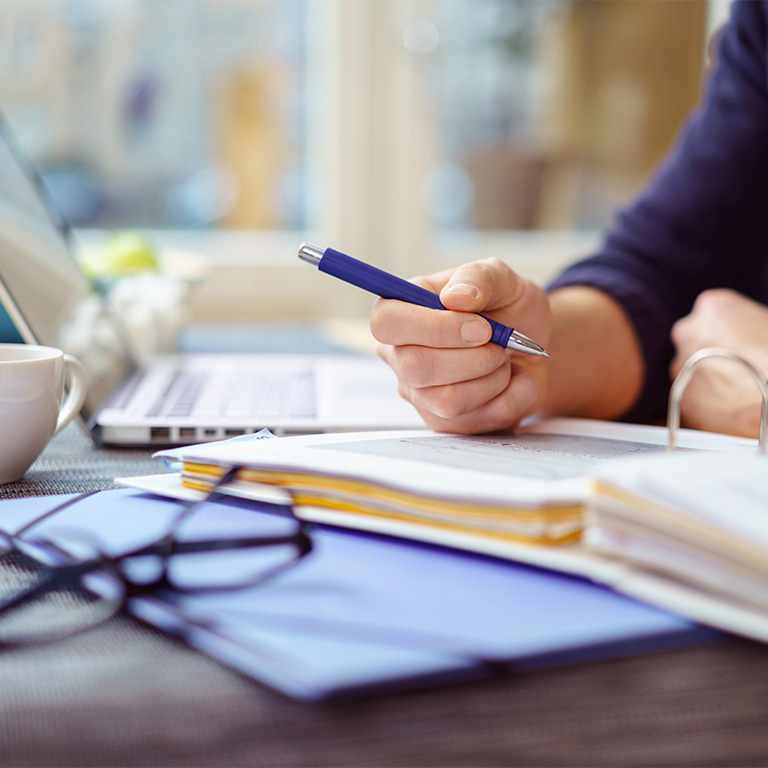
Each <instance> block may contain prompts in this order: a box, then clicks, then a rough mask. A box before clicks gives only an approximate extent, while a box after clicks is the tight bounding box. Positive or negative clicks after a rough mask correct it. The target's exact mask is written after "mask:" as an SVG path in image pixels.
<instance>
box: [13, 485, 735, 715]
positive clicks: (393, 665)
mask: <svg viewBox="0 0 768 768" xmlns="http://www.w3.org/2000/svg"><path fill="white" fill-rule="evenodd" d="M53 501H54V499H52V498H50V497H49V498H47V499H39V498H36V499H18V500H8V501H3V502H0V528H3V529H8V528H10V529H13V528H14V527H18V525H20V524H22V523H23V521H24V520H25V519H26V518H28V517H30V516H32V515H34V514H38V513H39V512H40V511H42V510H43V509H45V508H46V505H50V504H51V503H53ZM209 507H210V510H211V515H212V516H211V521H214V523H215V525H213V527H212V525H211V522H210V521H209V530H213V529H215V528H217V527H219V526H229V527H232V526H234V527H235V529H237V530H239V528H238V527H239V526H241V527H242V529H243V533H244V534H245V533H247V534H248V535H253V534H254V533H256V532H258V531H260V530H264V531H265V532H266V531H267V530H269V527H270V515H268V514H260V513H259V512H258V505H256V504H255V503H254V502H250V501H243V500H237V499H228V500H225V501H222V502H216V503H215V504H214V503H211V504H209ZM178 509H179V507H178V503H177V502H175V501H172V500H169V499H164V498H160V497H156V496H151V495H148V494H143V493H139V492H136V491H129V490H118V491H105V492H102V493H99V494H96V495H94V496H91V497H88V498H87V499H85V500H82V501H80V502H78V504H77V505H75V506H74V507H71V508H70V509H69V510H67V511H66V512H65V513H62V515H60V516H58V519H56V520H55V521H51V523H50V524H48V525H49V527H48V528H47V531H46V532H47V534H48V535H53V536H56V535H58V534H57V531H58V532H60V534H61V535H62V536H70V535H71V534H72V531H73V530H76V529H78V528H79V529H87V530H88V531H89V532H90V535H93V536H96V537H97V538H98V539H99V540H100V541H102V542H103V546H104V549H105V550H107V551H108V552H109V553H110V554H117V553H119V552H120V551H127V550H128V549H130V548H132V547H134V546H137V545H139V544H141V543H146V542H149V541H152V540H154V539H155V538H157V537H158V536H160V535H161V534H162V532H163V530H164V528H165V526H166V525H167V523H168V521H169V520H170V519H171V518H172V517H173V515H174V514H175V513H176V512H177V511H178ZM311 536H312V540H313V544H314V546H313V550H312V552H311V553H310V554H309V555H307V556H306V557H305V558H304V559H303V560H301V561H300V562H299V564H298V565H296V566H294V567H293V568H292V569H290V570H288V571H286V572H285V573H284V574H282V575H281V576H279V577H278V578H276V579H274V580H271V581H268V582H266V583H264V584H262V585H260V586H257V587H251V588H248V589H245V590H237V591H233V592H228V593H218V594H213V595H210V594H209V595H200V596H190V595H185V596H182V595H178V594H166V595H163V596H162V598H161V599H145V598H142V599H140V600H137V601H134V602H133V603H132V605H131V610H132V611H133V612H134V613H135V615H137V616H138V617H140V618H142V619H144V620H145V621H148V622H150V623H152V624H154V625H156V626H158V627H161V628H163V629H165V630H168V631H170V632H176V633H179V634H182V635H183V636H184V638H185V640H186V641H187V642H188V643H190V644H191V645H192V646H194V647H196V648H198V649H199V650H201V651H203V652H206V653H208V654H210V655H211V656H213V657H214V658H216V659H218V660H220V661H221V662H223V663H225V664H227V665H229V666H231V667H233V668H235V669H237V670H239V671H240V672H242V673H244V674H246V675H248V676H250V677H252V678H254V679H256V680H259V681H261V682H263V683H265V684H267V685H269V686H271V687H273V688H276V689H278V690H280V691H282V692H284V693H286V694H288V695H290V696H292V697H295V698H298V699H306V700H319V699H327V698H333V697H348V696H357V695H364V694H371V693H374V692H378V691H383V690H395V689H402V688H405V687H411V686H421V685H425V684H435V683H448V682H451V681H458V680H462V679H468V678H479V677H483V676H487V675H489V674H494V673H497V672H498V671H499V670H512V669H519V668H526V667H531V666H540V665H545V664H563V663H573V662H579V661H585V660H590V659H600V658H608V657H615V656H619V655H624V654H629V653H637V652H644V651H649V650H657V649H662V648H669V647H675V646H679V645H685V644H692V643H699V642H704V641H707V640H711V639H713V638H716V637H719V636H720V635H719V634H718V633H717V632H715V631H714V630H711V629H708V628H705V627H702V626H700V625H697V624H695V623H693V622H690V621H688V620H686V619H683V618H681V617H678V616H675V615H673V614H670V613H667V612H665V611H662V610H659V609H656V608H653V607H651V606H648V605H645V604H642V603H640V602H637V601H635V600H632V599H630V598H628V597H624V596H622V595H619V594H617V593H615V592H612V591H610V590H609V589H606V588H604V587H602V586H599V585H596V584H593V583H591V582H588V581H585V580H582V579H580V578H576V577H571V576H566V575H563V574H559V573H555V572H550V571H546V570H542V569H538V568H532V567H528V566H524V565H519V564H515V563H511V562H507V561H502V560H496V559H493V558H488V557H483V556H479V555H474V554H470V553H464V552H458V551H454V550H448V549H444V548H439V547H433V546H429V545H424V544H419V543H414V542H408V541H403V540H399V539H391V538H386V537H380V536H374V535H369V534H364V533H357V532H351V531H348V530H340V529H334V528H331V527H326V526H312V528H311ZM201 567H204V564H203V565H201Z"/></svg>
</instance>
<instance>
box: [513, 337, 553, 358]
mask: <svg viewBox="0 0 768 768" xmlns="http://www.w3.org/2000/svg"><path fill="white" fill-rule="evenodd" d="M507 349H515V350H517V351H518V352H525V353H526V354H528V355H536V356H537V357H549V352H547V350H546V349H544V347H542V346H541V345H540V344H537V343H536V342H535V341H534V340H533V339H529V338H528V337H527V336H526V335H525V334H524V333H520V331H512V333H511V334H510V335H509V341H507Z"/></svg>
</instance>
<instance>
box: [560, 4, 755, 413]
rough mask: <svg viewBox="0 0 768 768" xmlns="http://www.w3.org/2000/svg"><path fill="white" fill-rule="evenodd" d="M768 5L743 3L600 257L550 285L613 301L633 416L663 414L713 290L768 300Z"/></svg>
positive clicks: (578, 265)
mask: <svg viewBox="0 0 768 768" xmlns="http://www.w3.org/2000/svg"><path fill="white" fill-rule="evenodd" d="M767 30H768V0H761V1H760V2H757V1H756V0H736V2H735V3H734V5H733V10H732V15H731V20H730V22H729V24H728V25H727V26H726V28H725V30H724V32H723V34H722V37H721V39H720V43H719V46H718V52H717V66H716V68H715V70H714V72H713V73H712V75H711V77H710V79H709V82H708V83H707V88H706V92H705V95H704V98H703V101H702V103H701V104H700V106H699V107H698V108H697V109H696V111H694V113H693V114H692V116H691V117H690V118H689V120H688V122H687V124H686V125H685V126H684V128H683V131H682V132H681V134H680V136H679V137H678V140H677V142H676V143H675V145H674V146H673V148H672V149H671V151H670V152H669V153H668V155H667V157H666V158H665V160H664V161H663V162H662V163H661V164H660V166H659V168H658V169H657V171H656V173H655V176H654V178H653V179H652V181H651V183H650V184H649V185H648V186H647V188H646V189H645V190H644V191H643V192H642V193H641V194H640V195H639V196H638V198H637V199H636V200H635V201H634V202H633V203H632V204H631V205H630V206H629V207H628V208H627V209H625V210H623V211H620V212H619V214H618V216H617V219H616V223H615V225H614V226H613V227H612V229H611V230H609V231H608V233H607V235H606V237H605V240H604V243H603V246H602V248H601V250H600V251H599V252H598V253H597V254H595V255H594V256H592V257H591V258H588V259H585V260H584V261H581V262H579V263H577V264H574V265H573V266H571V267H569V268H568V269H566V270H565V271H564V272H563V273H561V274H560V275H559V276H558V277H557V278H555V280H554V281H553V282H552V283H551V284H550V285H549V286H548V289H549V290H554V289H555V288H559V287H563V286H567V285H590V286H594V287H596V288H599V289H600V290H602V291H605V292H606V293H607V294H609V295H611V296H612V297H614V298H615V299H616V300H617V301H618V302H619V303H620V304H621V305H622V306H623V307H624V309H625V311H626V312H627V314H628V316H629V318H630V319H631V321H632V323H633V324H634V327H635V329H636V331H637V334H638V337H639V339H640V343H641V347H642V353H643V356H644V360H645V367H646V377H645V382H644V385H643V390H642V393H641V395H640V397H639V399H638V402H637V403H635V405H634V406H633V408H632V410H631V411H630V412H629V413H627V414H626V415H625V418H627V419H648V418H653V417H657V416H659V415H661V414H663V413H664V409H665V407H666V398H667V395H668V391H669V387H670V378H669V364H670V362H671V359H672V357H673V353H674V348H673V345H672V342H671V339H670V331H671V327H672V325H673V323H674V322H675V321H676V320H677V319H678V318H680V317H683V316H684V315H686V314H687V313H688V312H689V311H690V309H691V307H692V305H693V302H694V300H695V298H696V296H697V295H698V294H699V293H701V292H702V291H703V290H705V289H707V288H715V287H721V288H725V287H727V288H732V289H734V290H737V291H740V292H741V293H744V294H746V295H748V296H750V297H752V298H754V299H756V300H758V301H762V302H764V303H768V267H767V265H768V95H767V92H766V79H767V72H768V55H767V54H766V50H767V46H768V42H767V39H766V35H767V34H768V32H767Z"/></svg>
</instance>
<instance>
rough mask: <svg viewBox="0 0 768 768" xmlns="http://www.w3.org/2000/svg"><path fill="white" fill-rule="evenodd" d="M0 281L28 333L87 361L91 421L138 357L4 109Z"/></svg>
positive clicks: (29, 338) (3, 297)
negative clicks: (81, 261)
mask: <svg viewBox="0 0 768 768" xmlns="http://www.w3.org/2000/svg"><path fill="white" fill-rule="evenodd" d="M0 281H1V283H2V284H1V285H0V301H1V302H2V304H3V307H4V308H5V310H6V312H7V313H8V315H9V316H10V319H11V321H12V322H13V324H14V326H15V327H16V329H17V330H18V333H19V334H20V335H21V338H22V339H23V340H24V341H26V342H29V343H37V344H44V345H48V346H54V347H59V348H61V349H63V350H64V351H65V352H68V353H70V354H72V355H75V356H76V357H77V358H79V359H80V361H81V362H82V363H83V366H84V367H85V369H86V371H87V372H88V377H89V388H88V397H87V399H86V403H85V406H84V407H83V411H82V415H83V417H84V418H85V419H86V421H88V420H89V419H90V417H91V415H92V414H93V413H94V411H95V410H96V409H97V407H98V405H99V404H100V403H101V401H102V400H103V399H104V398H105V397H106V396H107V395H108V394H109V393H110V392H111V391H112V390H113V389H114V388H115V387H116V386H117V384H118V383H119V381H120V380H121V379H122V378H123V377H124V376H125V375H126V374H127V373H128V371H129V370H130V369H131V367H132V362H131V360H130V358H129V356H128V354H127V352H126V348H125V345H124V344H123V343H122V341H121V339H120V335H119V328H117V327H116V324H115V321H114V318H111V317H109V316H108V315H107V313H106V312H105V310H104V309H103V305H102V302H101V301H100V299H99V297H98V296H97V295H96V294H95V293H94V292H93V291H92V290H91V288H90V285H89V283H88V281H87V280H86V278H85V277H84V275H83V274H82V272H81V271H80V268H79V267H78V265H77V263H76V261H75V258H74V256H73V253H72V249H71V238H70V233H69V230H68V228H67V226H66V224H65V223H64V222H63V221H62V220H61V217H60V216H59V215H58V214H57V213H56V212H55V211H54V210H53V208H52V207H51V205H50V203H49V202H48V200H47V195H46V194H45V191H44V187H43V186H42V181H41V179H40V178H39V176H38V174H37V172H36V171H35V170H34V168H33V167H32V165H31V164H30V163H29V161H28V160H27V159H26V158H25V157H24V155H23V154H22V153H21V152H20V151H19V148H18V145H17V143H16V142H15V140H14V138H13V136H12V135H11V131H10V129H9V127H8V124H7V122H6V121H5V120H4V119H3V118H2V117H1V116H0ZM4 340H9V341H12V340H15V338H7V339H4Z"/></svg>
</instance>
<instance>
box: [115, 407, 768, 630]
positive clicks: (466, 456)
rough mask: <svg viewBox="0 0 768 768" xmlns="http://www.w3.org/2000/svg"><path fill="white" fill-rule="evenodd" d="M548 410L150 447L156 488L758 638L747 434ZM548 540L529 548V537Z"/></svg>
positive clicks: (766, 499)
mask: <svg viewBox="0 0 768 768" xmlns="http://www.w3.org/2000/svg"><path fill="white" fill-rule="evenodd" d="M667 438H668V435H667V431H666V429H663V428H661V427H659V428H656V427H641V426H634V425H626V424H615V423H605V422H593V421H586V420H576V419H555V420H549V421H543V422H539V423H536V424H532V425H529V426H527V427H526V428H525V429H524V430H522V431H521V432H520V433H519V434H517V435H512V436H484V437H463V436H455V435H439V434H435V433H431V432H426V431H419V432H402V433H392V432H379V433H358V434H336V435H318V436H311V437H296V438H279V439H274V440H259V441H257V442H252V441H251V442H249V441H245V442H243V441H237V442H222V443H218V444H205V445H201V446H191V447H189V448H185V449H176V450H174V451H170V452H163V454H164V455H165V456H166V457H167V458H169V459H174V460H178V461H180V462H181V473H180V474H175V475H170V474H168V473H166V474H165V475H164V476H152V477H149V478H130V479H125V478H124V479H123V481H124V482H125V483H126V484H130V485H133V486H135V487H139V488H143V489H145V490H152V491H156V492H159V493H166V494H168V495H182V494H193V495H194V494H198V495H199V496H200V497H202V496H203V495H204V494H203V493H202V492H201V490H200V489H206V488H209V487H210V486H211V484H212V483H213V481H214V480H215V478H216V477H218V476H219V475H220V474H221V473H222V472H223V468H224V467H227V466H231V465H238V466H243V467H246V468H247V469H246V471H244V472H243V473H242V474H241V476H240V480H239V481H238V482H237V483H235V484H233V485H232V486H231V488H230V490H231V491H232V492H233V493H236V494H238V495H242V496H246V497H252V498H259V497H262V496H264V495H265V494H267V493H271V494H272V495H273V497H274V495H275V494H277V495H278V496H279V497H280V498H282V499H283V500H285V501H289V502H290V501H291V500H292V501H293V503H294V504H295V507H294V508H295V511H296V513H297V515H298V516H299V517H302V518H303V519H306V520H312V521H317V522H325V523H330V524H333V525H337V526H344V527H349V528H356V529H358V530H366V531H373V532H376V533H383V534H387V535H390V536H398V537H401V538H409V539H414V540H421V541H426V542H430V543H433V544H440V545H444V546H449V547H453V548H455V549H463V550H468V551H473V552H480V553H483V554H487V555H493V556H496V557H500V558H505V559H508V560H514V561H518V562H521V563H527V564H531V565H536V566H540V567H544V568H549V569H551V570H556V571H561V572H565V573H569V574H577V575H579V576H581V577H584V578H588V579H591V580H592V581H594V582H597V583H600V584H605V585H608V586H610V587H611V588H613V589H615V590H617V591H619V592H623V593H625V594H628V595H631V596H633V597H636V598H640V599H642V600H643V601H645V602H647V603H650V604H653V605H657V606H660V607H663V608H665V609H667V610H671V611H674V612H676V613H678V614H680V615H683V616H687V617H689V618H691V619H694V620H696V621H699V622H702V623H706V624H709V625H711V626H715V627H718V628H721V629H726V630H728V631H731V632H736V633H739V634H742V635H745V636H747V637H752V638H758V639H761V640H767V641H768V598H766V597H765V593H764V589H763V585H764V584H765V583H766V578H767V577H768V566H766V563H767V562H768V459H765V458H763V457H759V456H757V454H756V443H755V441H753V440H745V439H741V438H733V437H726V436H721V435H713V434H710V433H703V432H691V431H688V430H682V431H681V432H680V434H679V441H678V449H677V450H676V451H675V452H674V453H669V452H668V450H667V445H666V441H667ZM693 449H697V450H693ZM553 544H555V545H557V546H540V545H553Z"/></svg>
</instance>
